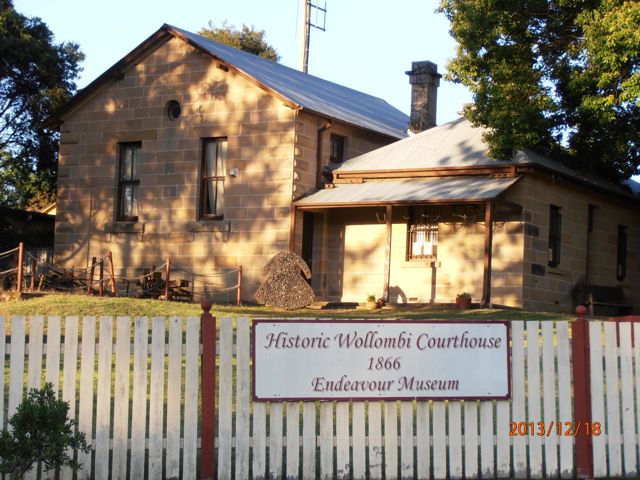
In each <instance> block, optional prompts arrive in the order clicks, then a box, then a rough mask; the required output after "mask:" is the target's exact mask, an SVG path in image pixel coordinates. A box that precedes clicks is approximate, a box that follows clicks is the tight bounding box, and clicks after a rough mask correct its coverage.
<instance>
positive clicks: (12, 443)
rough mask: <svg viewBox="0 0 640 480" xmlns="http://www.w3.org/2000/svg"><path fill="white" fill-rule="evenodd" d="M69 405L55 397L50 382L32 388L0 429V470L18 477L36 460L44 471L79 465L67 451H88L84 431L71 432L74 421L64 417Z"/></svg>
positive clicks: (76, 467)
mask: <svg viewBox="0 0 640 480" xmlns="http://www.w3.org/2000/svg"><path fill="white" fill-rule="evenodd" d="M68 412H69V404H68V403H67V402H64V401H62V400H57V399H56V394H55V392H54V389H53V385H52V384H51V383H46V384H45V385H44V386H43V387H42V388H41V389H36V388H34V389H32V390H31V391H29V393H28V394H27V397H26V398H25V399H24V400H23V401H22V403H21V404H20V405H18V409H17V410H16V413H15V414H14V415H13V416H12V417H11V418H10V419H9V426H10V428H9V429H5V430H3V431H2V432H0V472H2V473H8V474H10V475H11V478H22V476H23V475H24V474H25V473H26V472H28V471H29V470H30V469H31V468H32V466H33V465H34V464H35V463H36V462H42V464H43V465H44V470H45V471H48V470H52V469H57V468H60V467H62V466H65V465H66V466H69V467H71V469H73V471H77V470H78V469H79V468H81V465H80V464H79V463H78V462H77V461H75V460H74V459H73V457H70V456H69V453H70V450H68V449H74V450H80V451H83V452H89V450H90V449H89V447H88V446H87V442H86V440H85V436H84V433H82V432H75V431H74V430H75V422H74V421H73V420H69V419H68V418H67V414H68Z"/></svg>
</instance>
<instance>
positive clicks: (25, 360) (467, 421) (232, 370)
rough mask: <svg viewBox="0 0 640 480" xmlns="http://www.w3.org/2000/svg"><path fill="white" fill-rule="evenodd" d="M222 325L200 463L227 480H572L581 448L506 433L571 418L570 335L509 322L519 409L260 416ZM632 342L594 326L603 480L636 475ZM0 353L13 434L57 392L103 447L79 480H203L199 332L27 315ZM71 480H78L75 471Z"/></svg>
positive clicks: (363, 408)
mask: <svg viewBox="0 0 640 480" xmlns="http://www.w3.org/2000/svg"><path fill="white" fill-rule="evenodd" d="M234 322H235V323H236V324H237V325H236V326H235V327H234ZM219 325H220V337H219V355H220V357H219V359H220V363H219V370H218V373H217V375H218V380H219V387H218V389H217V391H216V392H217V398H216V404H217V408H218V412H217V430H216V432H217V442H216V444H217V451H215V452H202V453H201V455H216V456H217V460H218V461H217V465H218V467H217V468H218V478H232V473H234V472H235V475H234V477H235V478H238V479H240V478H249V473H250V472H252V473H253V476H254V478H265V477H269V476H275V477H278V478H279V477H282V476H283V475H284V476H286V477H287V478H303V479H307V478H320V479H333V478H349V477H351V478H354V479H356V480H357V479H361V478H366V476H367V474H368V478H371V479H378V478H388V479H393V478H411V477H413V475H414V472H415V473H416V476H417V478H419V479H426V478H486V477H497V478H542V477H544V478H557V477H558V476H560V477H562V478H568V477H572V476H573V475H574V442H575V439H574V438H573V437H572V436H565V435H555V434H554V435H549V436H547V435H544V436H538V435H516V436H510V435H509V430H510V423H511V422H512V421H513V422H524V423H526V424H527V425H530V422H533V423H534V424H537V422H544V425H546V426H547V427H548V426H549V425H550V424H551V423H552V422H558V421H562V422H565V421H571V420H573V417H572V412H573V408H572V405H573V401H572V387H571V381H572V374H571V370H570V364H571V347H570V343H569V342H570V337H571V335H570V325H569V322H536V321H527V322H522V321H513V322H511V377H512V378H511V388H512V390H511V395H512V396H511V400H510V401H476V400H469V401H448V402H444V401H425V400H418V401H415V402H411V401H400V402H397V401H386V402H385V401H368V402H363V401H356V402H269V403H265V402H253V401H252V397H251V385H252V381H251V375H252V371H251V368H250V362H251V358H250V354H251V320H250V319H248V318H238V319H235V320H233V319H231V318H221V319H219ZM616 328H618V329H619V335H617V334H616ZM632 329H633V332H634V336H635V338H636V339H640V325H636V324H629V323H620V324H619V325H616V324H615V323H613V322H604V323H603V322H596V321H592V322H590V324H589V335H590V338H591V340H590V343H591V348H590V351H589V357H590V365H591V370H590V388H591V408H592V419H591V420H592V423H593V422H600V424H601V426H602V427H601V428H602V434H601V435H597V436H593V437H592V444H593V458H594V463H593V465H594V474H595V476H596V477H598V476H599V477H605V476H636V475H637V473H638V471H639V469H638V462H639V460H640V458H639V456H638V448H639V447H640V445H639V442H638V437H637V435H638V431H637V430H638V429H637V423H638V420H640V345H639V344H640V342H638V341H637V342H635V343H632V341H631V331H632ZM45 331H46V333H47V335H46V337H45V336H44V332H45ZM7 332H10V348H9V344H8V343H7V342H6V341H5V338H6V333H7ZM132 332H133V333H132ZM618 338H619V340H618ZM0 339H2V341H1V342H0V358H3V359H5V366H6V365H7V364H6V362H7V360H8V362H9V374H8V384H7V385H5V383H4V382H5V379H4V376H2V378H0V391H2V392H5V391H6V393H4V394H3V395H2V398H0V407H3V408H0V425H6V421H7V418H8V417H7V416H4V415H3V412H4V407H5V406H6V408H7V412H8V415H9V416H11V415H12V414H13V413H14V412H15V410H16V408H17V406H18V404H19V403H20V401H21V400H22V398H23V397H24V395H25V393H26V391H27V388H31V387H36V386H40V381H41V379H42V378H44V379H46V380H47V381H51V382H52V383H53V384H54V385H55V386H56V389H57V390H58V391H59V392H61V396H62V398H63V399H64V400H65V401H68V402H69V403H70V412H71V413H72V415H74V418H75V420H76V422H77V424H78V427H79V429H80V430H82V431H84V432H86V434H87V438H88V439H89V440H90V441H91V443H92V445H93V447H94V449H95V453H94V454H93V456H92V454H80V455H79V456H78V458H79V461H80V462H82V463H83V464H84V469H83V470H81V472H80V474H79V476H78V478H97V479H100V478H126V477H127V476H128V477H129V478H142V477H144V476H148V477H149V478H172V477H181V478H185V479H187V478H195V475H196V471H197V464H196V462H197V458H198V449H199V447H198V435H199V427H198V420H199V416H200V414H201V411H200V408H199V406H198V399H199V388H200V378H199V364H200V352H201V345H200V321H199V319H198V318H188V319H186V320H185V319H181V318H179V317H172V318H170V319H165V318H162V317H158V318H153V319H147V318H144V317H142V318H135V319H133V320H132V319H131V318H129V317H117V318H115V319H114V318H112V317H101V318H98V319H96V318H95V317H84V318H82V319H80V318H78V317H66V318H63V319H61V318H58V317H49V318H47V319H45V318H44V317H40V316H34V317H31V318H29V319H27V318H25V317H19V316H17V317H13V318H12V320H11V324H10V326H9V324H7V323H6V322H5V320H4V318H1V317H0ZM234 339H235V340H234ZM78 360H79V362H78ZM183 363H184V365H183ZM78 367H79V368H78ZM282 374H284V375H286V372H283V373H282ZM25 378H26V382H25ZM59 379H61V381H59ZM111 404H113V407H111ZM94 407H95V408H94ZM111 408H113V415H112V414H111V413H112V410H111ZM165 411H166V412H167V414H166V416H165V414H164V412H165ZM130 412H131V413H130ZM129 418H131V421H130V424H129V420H128V419H129ZM94 423H95V428H94ZM574 427H575V426H574ZM528 428H529V427H528ZM563 428H564V427H563ZM581 428H582V429H585V428H586V425H582V427H581ZM147 430H148V432H149V434H148V435H147V433H146V432H147ZM165 431H166V434H165V433H164V432H165ZM383 432H384V433H383ZM554 433H555V432H554ZM581 434H582V432H581ZM145 455H146V458H145ZM110 458H111V460H109V459H110ZM110 462H111V463H110ZM250 462H252V463H250ZM28 478H35V473H32V474H30V477H28ZM43 478H54V476H53V474H47V475H45V476H43ZM61 478H64V479H67V478H72V475H71V472H70V470H68V469H65V470H63V471H62V472H61Z"/></svg>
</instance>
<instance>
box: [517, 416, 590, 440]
mask: <svg viewBox="0 0 640 480" xmlns="http://www.w3.org/2000/svg"><path fill="white" fill-rule="evenodd" d="M509 425H510V427H509V436H510V437H524V436H529V437H531V436H538V437H550V436H551V435H556V436H558V437H577V436H579V435H583V436H585V437H590V436H593V437H597V436H599V435H601V434H602V424H601V423H600V422H582V421H578V422H559V421H556V420H550V421H547V422H510V424H509Z"/></svg>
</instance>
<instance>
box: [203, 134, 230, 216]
mask: <svg viewBox="0 0 640 480" xmlns="http://www.w3.org/2000/svg"><path fill="white" fill-rule="evenodd" d="M226 163H227V139H226V138H208V139H205V140H204V141H203V145H202V169H201V175H200V178H201V184H200V218H201V219H203V220H220V219H222V217H223V215H224V180H225V177H226Z"/></svg>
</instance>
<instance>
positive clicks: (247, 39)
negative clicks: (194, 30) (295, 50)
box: [198, 20, 280, 62]
mask: <svg viewBox="0 0 640 480" xmlns="http://www.w3.org/2000/svg"><path fill="white" fill-rule="evenodd" d="M198 34H200V35H202V36H203V37H206V38H210V39H211V40H215V41H216V42H220V43H224V44H225V45H230V46H232V47H235V48H239V49H240V50H244V51H245V52H249V53H253V54H254V55H259V56H260V57H262V58H266V59H267V60H273V61H274V62H277V61H279V60H280V56H279V55H278V52H277V51H276V49H275V48H274V47H272V46H271V45H269V44H268V43H267V41H266V40H265V32H264V30H256V29H255V27H254V26H253V25H252V26H251V27H248V26H246V25H244V24H243V25H242V28H241V29H237V28H236V27H235V26H233V25H227V22H223V23H222V26H221V27H216V26H215V25H214V23H213V22H212V21H211V20H209V25H208V26H207V27H205V28H203V29H202V30H200V31H199V32H198Z"/></svg>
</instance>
